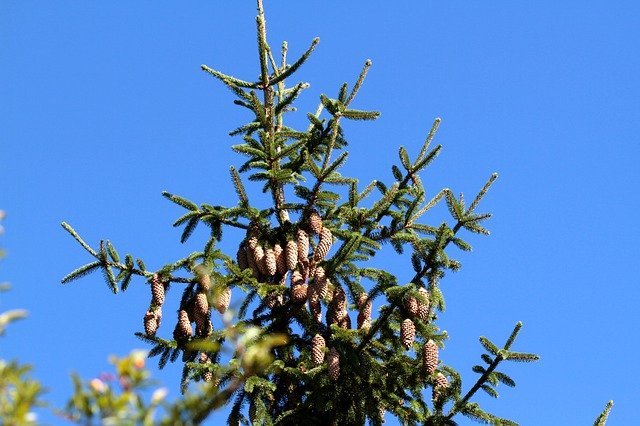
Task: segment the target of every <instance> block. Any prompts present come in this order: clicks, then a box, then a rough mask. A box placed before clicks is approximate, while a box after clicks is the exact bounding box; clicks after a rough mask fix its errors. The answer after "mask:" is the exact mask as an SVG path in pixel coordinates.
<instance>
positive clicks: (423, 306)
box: [418, 287, 429, 321]
mask: <svg viewBox="0 0 640 426" xmlns="http://www.w3.org/2000/svg"><path fill="white" fill-rule="evenodd" d="M418 292H419V293H420V295H421V296H422V297H423V298H424V299H425V302H424V303H423V302H418V318H420V319H421V320H423V321H426V320H427V318H428V316H429V292H428V291H427V290H426V289H425V288H422V287H420V288H419V289H418Z"/></svg>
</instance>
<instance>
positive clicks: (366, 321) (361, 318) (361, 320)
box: [358, 311, 371, 329]
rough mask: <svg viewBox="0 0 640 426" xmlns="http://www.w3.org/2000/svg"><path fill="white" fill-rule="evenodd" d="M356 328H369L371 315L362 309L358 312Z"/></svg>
mask: <svg viewBox="0 0 640 426" xmlns="http://www.w3.org/2000/svg"><path fill="white" fill-rule="evenodd" d="M358 328H362V329H369V328H371V315H366V314H365V312H364V311H360V313H359V314H358Z"/></svg>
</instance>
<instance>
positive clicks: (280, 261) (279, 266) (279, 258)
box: [273, 244, 287, 275]
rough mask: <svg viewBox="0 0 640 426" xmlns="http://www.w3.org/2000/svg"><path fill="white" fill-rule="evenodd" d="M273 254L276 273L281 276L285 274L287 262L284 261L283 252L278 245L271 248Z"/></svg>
mask: <svg viewBox="0 0 640 426" xmlns="http://www.w3.org/2000/svg"><path fill="white" fill-rule="evenodd" d="M273 254H274V256H275V257H276V272H278V273H279V274H281V275H284V274H286V273H287V260H286V259H285V255H284V250H283V249H282V246H281V245H280V244H276V245H274V246H273Z"/></svg>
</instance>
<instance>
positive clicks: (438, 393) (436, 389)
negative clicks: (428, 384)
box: [431, 373, 449, 409]
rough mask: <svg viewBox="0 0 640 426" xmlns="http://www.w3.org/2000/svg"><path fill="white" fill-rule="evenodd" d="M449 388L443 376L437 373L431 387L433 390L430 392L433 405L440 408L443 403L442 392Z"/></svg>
mask: <svg viewBox="0 0 640 426" xmlns="http://www.w3.org/2000/svg"><path fill="white" fill-rule="evenodd" d="M448 387H449V381H448V380H447V378H446V377H445V375H444V374H442V373H438V376H437V377H436V382H435V384H434V385H433V389H432V391H431V398H432V399H433V403H434V405H435V406H436V409H437V408H438V407H440V408H442V405H443V403H444V401H443V400H442V396H443V395H442V391H444V390H445V389H447V388H448Z"/></svg>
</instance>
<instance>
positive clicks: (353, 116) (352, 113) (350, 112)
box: [340, 109, 380, 120]
mask: <svg viewBox="0 0 640 426" xmlns="http://www.w3.org/2000/svg"><path fill="white" fill-rule="evenodd" d="M340 115H341V116H342V117H344V118H348V119H350V120H375V119H377V118H378V117H380V113H379V112H378V111H361V110H358V109H345V110H344V111H342V112H341V113H340Z"/></svg>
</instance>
